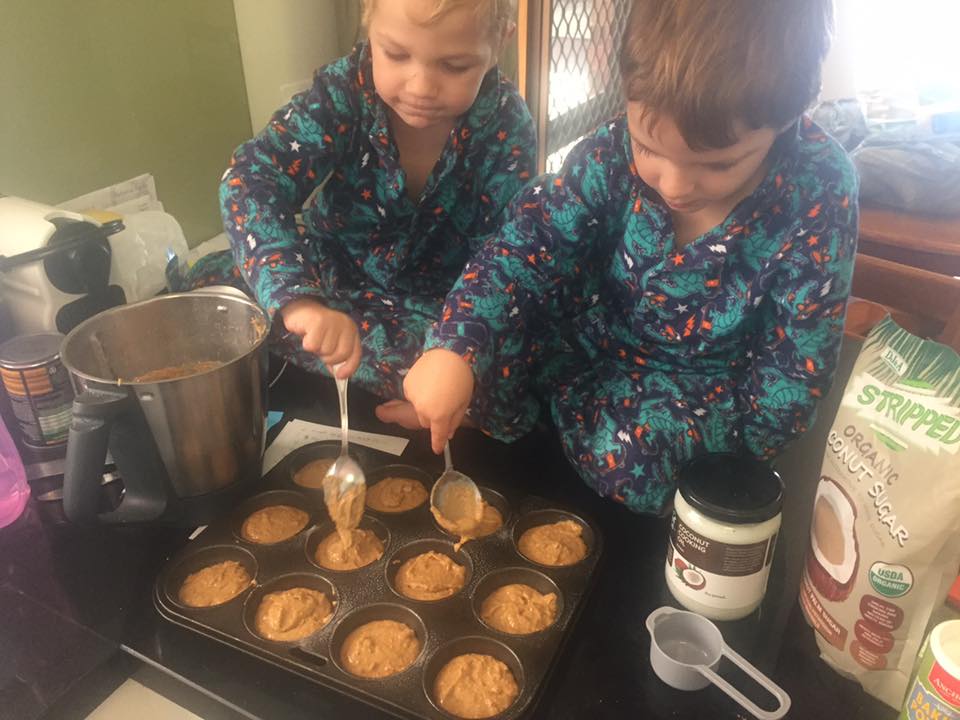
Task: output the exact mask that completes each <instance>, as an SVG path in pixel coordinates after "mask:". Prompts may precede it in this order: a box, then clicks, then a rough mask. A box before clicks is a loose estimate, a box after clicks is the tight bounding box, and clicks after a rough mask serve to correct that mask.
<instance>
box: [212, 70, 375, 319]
mask: <svg viewBox="0 0 960 720" xmlns="http://www.w3.org/2000/svg"><path fill="white" fill-rule="evenodd" d="M355 78H356V61H355V59H354V56H350V57H347V58H343V59H341V60H338V61H337V62H335V63H333V64H331V65H328V66H326V67H324V68H321V69H320V70H318V71H317V73H316V75H315V77H314V82H313V86H312V87H311V88H310V90H308V91H306V92H304V93H300V94H298V95H296V96H294V98H293V99H292V100H291V101H290V103H289V104H287V105H286V106H284V107H282V108H280V110H278V111H277V112H276V113H275V114H274V115H273V117H272V118H271V120H270V122H269V124H268V125H267V127H266V128H265V129H264V130H263V131H261V132H260V133H259V134H258V135H257V136H256V137H254V138H253V139H251V140H249V141H247V142H245V143H244V144H243V145H241V146H240V147H239V148H237V150H236V152H235V153H234V155H233V158H232V160H231V164H230V168H229V169H228V170H227V172H226V173H225V174H224V176H223V180H222V182H221V185H220V204H221V212H222V214H223V220H224V226H225V228H226V230H227V234H228V235H229V237H230V244H231V247H232V248H233V254H234V258H235V260H236V264H237V267H238V268H239V269H240V272H241V274H242V275H243V278H244V279H245V280H246V282H247V284H249V285H250V287H251V288H252V289H253V291H254V293H255V295H256V298H257V301H258V302H259V303H260V305H262V306H263V307H264V309H266V310H267V311H268V312H269V313H270V315H271V317H272V316H273V314H274V313H275V312H276V311H277V310H278V309H280V308H281V307H283V306H285V305H287V304H288V303H290V302H292V301H293V300H295V299H297V298H302V297H304V296H307V297H310V296H316V295H318V294H319V292H318V287H317V277H316V272H315V270H314V268H312V267H310V266H309V263H305V262H304V256H305V253H303V252H302V245H301V240H300V234H299V231H298V229H297V224H296V219H295V216H296V214H297V213H299V212H300V211H301V208H302V207H303V204H304V202H305V201H306V200H307V198H308V197H309V196H310V194H311V193H312V192H313V191H314V190H315V189H316V188H317V186H318V185H320V183H321V182H322V181H323V180H324V178H326V177H327V175H328V174H329V173H330V172H331V171H332V170H333V169H334V168H335V167H336V165H337V162H338V159H339V158H342V157H343V156H344V155H345V154H346V152H347V150H348V147H349V144H350V142H351V136H352V134H353V132H354V129H355V127H354V125H355V122H356V119H357V117H358V115H359V111H358V109H357V108H356V107H355V104H356V103H357V102H358V100H355V99H354V97H355V95H356V94H357V93H356V92H355V91H354V89H353V88H352V84H353V83H355V82H356V80H355Z"/></svg>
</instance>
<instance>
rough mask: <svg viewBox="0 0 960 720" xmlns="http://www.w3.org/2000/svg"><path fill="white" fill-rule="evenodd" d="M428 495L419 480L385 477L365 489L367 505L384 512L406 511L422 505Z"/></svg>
mask: <svg viewBox="0 0 960 720" xmlns="http://www.w3.org/2000/svg"><path fill="white" fill-rule="evenodd" d="M428 497H429V495H428V494H427V489H426V488H425V487H424V486H423V483H422V482H420V481H419V480H414V479H412V478H405V477H386V478H384V479H383V480H381V481H380V482H378V483H377V484H376V485H374V486H373V487H372V488H370V489H369V490H367V507H369V508H372V509H373V510H378V511H379V512H386V513H399V512H406V511H407V510H413V509H414V508H416V507H420V506H421V505H423V504H424V503H425V502H426V501H427V498H428Z"/></svg>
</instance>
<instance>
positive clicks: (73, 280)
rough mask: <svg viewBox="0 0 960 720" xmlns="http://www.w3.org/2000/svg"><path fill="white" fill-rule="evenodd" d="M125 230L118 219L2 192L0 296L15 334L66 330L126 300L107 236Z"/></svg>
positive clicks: (0, 205) (65, 331) (0, 196)
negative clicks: (113, 280) (100, 217)
mask: <svg viewBox="0 0 960 720" xmlns="http://www.w3.org/2000/svg"><path fill="white" fill-rule="evenodd" d="M122 229H123V224H122V223H121V222H120V221H119V220H112V221H110V222H106V223H100V222H98V221H96V220H93V219H91V218H89V217H86V216H84V215H80V214H78V213H74V212H69V211H66V210H61V209H59V208H55V207H50V206H48V205H43V204H40V203H35V202H32V201H30V200H24V199H22V198H16V197H5V196H3V195H0V296H2V298H3V301H4V303H5V304H6V306H7V310H8V312H9V316H10V318H11V319H12V322H13V331H14V332H15V334H19V335H26V334H31V333H43V332H61V333H67V332H69V331H70V330H72V329H73V328H74V327H76V326H77V325H79V324H80V323H81V322H83V321H84V320H86V319H87V318H89V317H92V316H93V315H96V314H97V313H98V312H100V311H102V310H105V309H107V308H111V307H114V306H116V305H121V304H123V303H124V302H126V297H125V295H124V292H123V289H122V288H121V287H119V286H118V285H116V284H111V282H110V280H111V278H110V274H111V247H110V243H109V241H108V240H107V238H108V237H109V236H110V235H112V234H114V233H116V232H118V231H120V230H122Z"/></svg>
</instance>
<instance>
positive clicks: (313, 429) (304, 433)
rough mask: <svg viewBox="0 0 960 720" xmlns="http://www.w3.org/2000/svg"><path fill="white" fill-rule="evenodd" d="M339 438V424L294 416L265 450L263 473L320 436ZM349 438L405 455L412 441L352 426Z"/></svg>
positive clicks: (316, 440) (352, 440)
mask: <svg viewBox="0 0 960 720" xmlns="http://www.w3.org/2000/svg"><path fill="white" fill-rule="evenodd" d="M339 439H340V428H338V427H332V426H331V425H319V424H317V423H311V422H306V421H305V420H291V421H290V422H288V423H287V424H286V427H284V428H283V430H281V431H280V434H279V435H277V437H276V439H275V440H274V441H273V442H272V443H271V444H270V447H268V448H267V451H266V452H265V453H264V454H263V474H264V475H266V474H267V473H268V472H269V471H270V470H272V469H273V468H274V466H276V464H277V463H278V462H280V461H281V460H283V458H285V457H286V456H287V455H289V454H290V453H292V452H293V451H294V450H296V449H297V448H298V447H302V446H303V445H307V444H309V443H313V442H319V441H321V440H339ZM350 442H351V443H356V444H357V445H365V446H366V447H370V448H373V449H374V450H382V451H383V452H387V453H390V454H391V455H402V454H403V451H404V450H405V449H406V447H407V443H408V442H410V441H409V440H408V439H407V438H402V437H395V436H393V435H380V434H379V433H370V432H363V431H361V430H352V429H351V430H350Z"/></svg>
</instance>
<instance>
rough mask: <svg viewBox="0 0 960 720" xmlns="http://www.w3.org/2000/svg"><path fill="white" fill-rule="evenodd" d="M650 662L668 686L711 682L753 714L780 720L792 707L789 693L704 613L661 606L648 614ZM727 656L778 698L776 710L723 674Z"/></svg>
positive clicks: (764, 719)
mask: <svg viewBox="0 0 960 720" xmlns="http://www.w3.org/2000/svg"><path fill="white" fill-rule="evenodd" d="M647 630H648V631H649V632H650V664H651V665H652V666H653V671H654V672H655V673H656V674H657V677H659V678H660V679H661V680H663V681H664V682H665V683H666V684H667V685H669V686H670V687H672V688H676V689H677V690H702V689H703V688H705V687H707V685H709V684H710V683H713V684H714V685H716V686H717V687H718V688H720V689H721V690H723V692H725V693H726V694H727V695H729V696H730V697H731V698H733V699H734V700H735V701H736V702H737V703H739V704H740V706H741V707H743V709H744V710H746V711H747V712H749V713H750V714H751V715H753V716H754V717H757V718H760V720H778V718H782V717H784V716H785V715H786V714H787V712H788V711H789V710H790V696H789V695H787V693H786V692H784V691H783V689H782V688H780V687H779V686H778V685H777V684H776V683H774V682H773V681H772V680H771V679H770V678H768V677H767V676H766V675H764V674H763V673H762V672H760V671H759V670H757V669H756V668H755V667H754V666H753V665H751V664H750V663H749V662H747V661H746V660H745V659H744V658H742V657H741V656H740V655H738V654H737V653H735V652H734V651H733V650H731V649H730V648H729V647H727V645H726V643H724V642H723V635H722V634H721V633H720V630H719V629H718V628H717V626H716V625H714V624H713V623H712V622H710V621H709V620H707V619H706V618H705V617H703V616H702V615H697V614H696V613H692V612H686V611H683V610H674V609H673V608H671V607H662V608H658V609H656V610H654V611H653V612H652V613H650V615H649V616H648V617H647ZM724 655H725V656H726V657H727V658H729V659H730V661H731V662H733V663H735V664H736V665H738V666H739V667H740V669H741V670H743V671H744V672H745V673H746V674H747V675H749V676H750V677H752V678H753V679H754V680H756V681H757V683H759V684H760V686H761V687H763V688H764V689H765V690H766V691H767V692H769V693H770V694H771V695H772V696H773V697H774V698H776V700H777V702H778V704H779V707H778V708H777V709H776V710H763V709H761V708H759V707H757V706H756V705H755V704H754V703H753V702H751V701H750V700H748V699H747V697H746V696H745V695H744V694H743V693H741V692H740V691H739V690H737V689H736V688H734V687H733V686H732V685H731V684H730V683H728V682H727V681H726V680H724V679H723V678H722V677H720V676H719V675H718V674H717V672H716V669H717V666H718V665H719V664H720V658H721V657H722V656H724Z"/></svg>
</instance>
